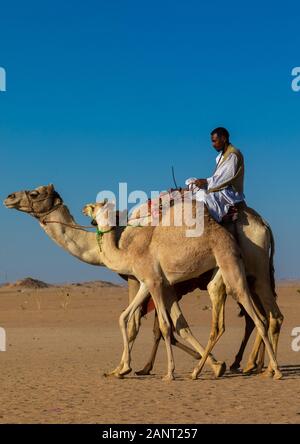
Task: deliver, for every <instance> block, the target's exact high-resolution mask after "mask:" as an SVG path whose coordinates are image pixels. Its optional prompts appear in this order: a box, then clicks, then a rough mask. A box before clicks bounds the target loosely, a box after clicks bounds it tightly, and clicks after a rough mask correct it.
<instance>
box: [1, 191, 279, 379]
mask: <svg viewBox="0 0 300 444" xmlns="http://www.w3.org/2000/svg"><path fill="white" fill-rule="evenodd" d="M4 204H5V205H6V206H7V208H14V209H17V210H18V211H21V212H25V213H27V214H30V215H31V216H33V217H35V218H36V219H37V220H38V221H39V222H40V226H41V228H42V229H43V230H44V231H45V232H46V234H47V235H48V236H49V237H50V238H51V239H52V240H53V241H54V242H55V243H56V244H58V245H59V246H60V247H62V248H63V249H65V250H66V251H68V252H69V253H70V254H72V255H73V256H75V257H76V258H78V259H79V260H81V261H83V262H86V263H89V264H91V265H96V266H102V265H104V264H103V261H102V257H101V256H102V254H101V253H100V252H99V248H98V246H97V244H96V242H95V234H94V233H91V232H88V231H86V230H84V229H83V228H80V227H79V226H78V225H77V224H76V223H75V221H74V218H73V217H72V216H71V214H70V212H69V210H68V208H67V206H66V205H65V204H64V203H63V200H62V198H61V197H60V195H59V194H58V193H57V192H56V191H55V189H54V187H53V185H48V186H41V187H38V188H36V189H33V190H31V191H19V192H15V193H12V194H11V195H9V196H8V198H7V199H6V200H5V201H4ZM249 211H250V210H249ZM252 211H253V210H252ZM243 218H244V219H245V221H243V223H244V224H245V225H246V229H247V231H246V235H247V236H249V239H250V240H249V241H248V244H249V245H250V246H251V245H252V243H254V244H255V245H257V248H258V249H259V248H264V249H265V253H266V259H265V261H264V262H265V263H266V262H267V261H268V266H269V268H271V273H270V276H271V278H270V279H271V280H272V256H273V255H272V254H271V258H270V261H271V262H270V263H269V244H270V235H271V231H270V230H268V229H267V228H266V227H265V226H264V224H263V223H262V222H261V218H260V217H259V215H257V216H254V217H253V215H252V213H251V212H250V213H249V212H248V213H246V214H245V215H243ZM258 225H259V226H260V227H258ZM251 227H253V230H251ZM257 233H258V236H257ZM124 234H125V233H122V236H121V240H120V242H123V241H125V240H124V239H125V236H124ZM242 235H243V233H242ZM244 244H245V247H246V248H247V246H248V244H247V240H245V241H244ZM212 273H213V270H211V271H209V272H208V273H206V274H205V275H202V276H201V277H197V278H195V279H191V280H190V281H185V282H182V283H178V284H176V285H175V287H174V288H175V291H176V294H177V297H178V298H181V297H182V296H183V295H184V294H186V293H188V292H190V291H193V290H194V289H196V288H201V289H206V287H207V284H208V283H209V281H210V280H211V277H212ZM122 277H124V276H122ZM124 278H126V279H128V290H129V302H131V301H132V300H133V298H134V297H135V295H136V293H137V291H138V288H139V282H138V281H137V280H136V279H135V278H134V277H133V276H128V277H124ZM219 288H221V290H222V293H223V292H224V286H222V285H221V284H220V285H219ZM223 297H226V294H224V296H223ZM142 314H145V310H140V311H137V312H136V313H135V316H134V317H133V318H132V320H131V321H130V323H129V331H128V334H129V339H130V341H131V343H132V344H133V342H134V339H135V337H136V335H137V333H138V329H139V326H140V320H141V316H142ZM245 319H246V328H245V337H244V339H243V341H242V345H241V348H240V350H239V352H238V354H237V356H236V358H235V361H234V363H233V365H232V366H231V368H234V369H236V368H239V366H240V362H241V360H242V356H243V352H244V349H245V347H246V344H247V341H248V339H249V337H250V335H251V332H252V330H253V327H254V324H253V322H252V321H251V318H249V317H248V316H246V318H245ZM154 336H155V342H154V346H153V350H152V353H151V357H150V359H149V361H148V362H147V364H146V365H145V367H144V368H143V369H142V370H141V371H140V372H137V374H140V375H143V374H149V373H150V371H151V370H152V368H153V364H154V359H155V355H156V351H157V347H158V343H159V340H160V337H161V333H160V330H159V327H158V323H157V319H156V320H155V325H154ZM172 341H173V344H174V345H176V346H178V347H180V348H182V349H183V350H184V351H186V352H188V353H190V354H192V355H193V356H194V357H195V358H196V359H199V355H198V354H195V352H193V351H192V350H191V349H189V348H188V347H186V346H184V345H183V344H180V343H179V342H178V341H177V340H176V338H175V337H172ZM259 345H260V342H259V340H258V341H256V344H255V347H254V348H253V351H252V353H251V355H250V358H249V360H248V364H247V367H246V370H247V371H251V370H252V369H255V368H256V367H257V363H256V359H257V355H258V350H259ZM212 361H213V363H214V365H213V370H214V372H215V374H216V376H220V375H221V374H222V373H223V372H224V366H223V365H220V366H218V364H217V361H216V360H215V358H214V357H212ZM262 363H263V359H261V358H260V360H259V364H258V367H262ZM119 367H120V365H119V366H117V368H116V369H114V370H113V371H112V372H110V373H109V374H112V375H118V370H119Z"/></svg>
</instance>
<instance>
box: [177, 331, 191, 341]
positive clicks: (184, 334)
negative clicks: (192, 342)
mask: <svg viewBox="0 0 300 444" xmlns="http://www.w3.org/2000/svg"><path fill="white" fill-rule="evenodd" d="M178 333H179V335H180V337H181V338H182V339H184V340H185V341H186V340H187V339H189V338H190V336H191V332H190V330H189V328H181V329H180V330H179V331H178Z"/></svg>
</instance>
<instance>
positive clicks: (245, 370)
mask: <svg viewBox="0 0 300 444" xmlns="http://www.w3.org/2000/svg"><path fill="white" fill-rule="evenodd" d="M256 369H257V366H256V364H248V365H247V366H246V367H245V368H243V374H244V375H251V374H252V373H253V372H255V371H256Z"/></svg>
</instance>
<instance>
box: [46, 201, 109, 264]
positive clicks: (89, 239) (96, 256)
mask: <svg viewBox="0 0 300 444" xmlns="http://www.w3.org/2000/svg"><path fill="white" fill-rule="evenodd" d="M45 219H46V224H43V223H42V222H40V226H41V227H42V228H43V230H44V231H45V232H46V234H47V235H48V236H49V237H50V238H51V239H52V240H53V241H54V242H55V243H56V244H57V245H59V246H60V247H62V248H63V249H64V250H66V251H68V253H70V254H72V255H73V256H75V257H77V258H78V259H80V260H81V261H83V262H86V263H88V264H91V265H103V262H102V260H101V254H100V252H99V248H98V246H97V241H96V234H95V232H88V231H84V230H78V229H75V228H72V227H69V226H66V225H63V224H70V225H74V224H76V222H75V220H74V218H73V216H71V214H70V212H69V210H68V208H67V207H66V206H65V205H61V206H60V207H59V208H57V209H56V210H55V211H53V212H51V213H50V214H49V215H48V216H47V217H46V218H45ZM47 222H50V223H47ZM56 222H57V223H56Z"/></svg>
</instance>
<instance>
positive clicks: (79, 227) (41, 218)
mask: <svg viewBox="0 0 300 444" xmlns="http://www.w3.org/2000/svg"><path fill="white" fill-rule="evenodd" d="M24 193H25V195H26V198H27V202H28V205H29V208H30V210H31V211H30V212H29V214H31V215H32V216H33V217H35V218H36V219H38V221H39V222H40V223H41V224H43V225H47V224H60V225H64V226H66V227H70V228H74V229H75V230H81V231H86V232H89V231H87V230H85V228H89V229H91V228H93V229H94V228H95V227H94V226H85V225H77V224H73V225H72V224H67V223H65V222H61V221H56V220H48V221H47V220H46V219H45V217H46V216H48V215H49V214H51V213H53V211H55V210H57V209H58V208H59V207H61V206H63V201H62V199H61V198H60V197H59V195H58V193H56V191H54V193H52V194H50V195H48V196H46V197H44V198H43V199H35V200H34V201H32V200H31V199H30V191H24ZM50 196H57V197H58V198H59V202H58V203H57V204H56V205H54V206H53V207H52V208H51V209H50V210H49V211H46V212H43V213H37V212H36V211H35V210H34V207H33V204H34V203H35V202H43V201H44V200H46V199H48V198H49V197H50Z"/></svg>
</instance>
